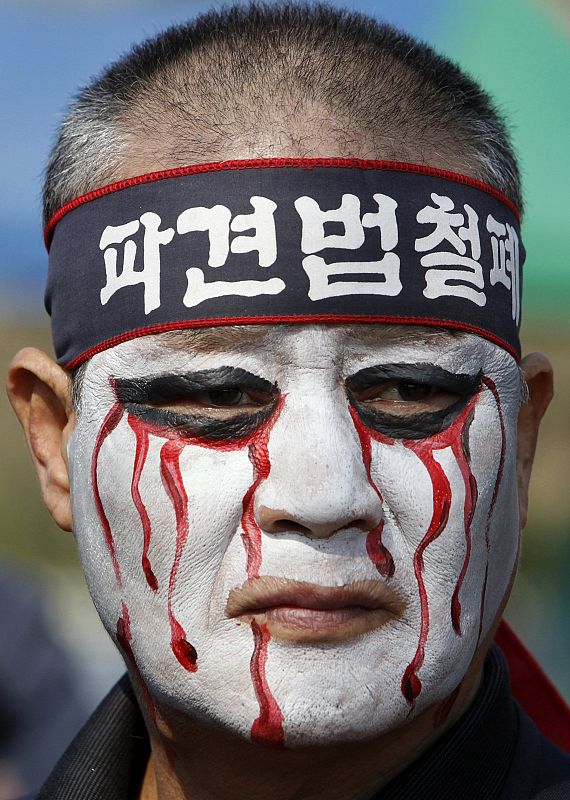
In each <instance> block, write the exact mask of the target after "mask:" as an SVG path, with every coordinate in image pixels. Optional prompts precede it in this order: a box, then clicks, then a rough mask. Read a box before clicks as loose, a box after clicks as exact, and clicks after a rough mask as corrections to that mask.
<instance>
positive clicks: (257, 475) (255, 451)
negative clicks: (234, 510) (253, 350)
mask: <svg viewBox="0 0 570 800" xmlns="http://www.w3.org/2000/svg"><path fill="white" fill-rule="evenodd" d="M284 402H285V395H282V396H281V397H280V399H279V401H278V403H277V405H276V407H275V411H274V412H273V414H272V416H271V417H270V419H269V420H268V421H267V422H266V423H265V425H264V426H263V427H262V428H260V430H259V431H257V432H256V434H255V435H254V436H253V438H252V440H251V442H250V443H249V460H250V461H251V463H252V465H253V482H252V484H251V485H250V487H249V488H248V490H247V492H246V493H245V495H244V497H243V500H242V509H243V511H242V517H241V527H242V531H243V532H242V541H243V544H244V547H245V553H246V572H247V577H248V578H257V577H258V576H259V570H260V569H261V529H260V527H259V525H258V524H257V520H256V519H255V508H254V506H255V492H256V491H257V489H258V487H259V485H260V483H262V482H263V481H264V480H266V479H267V477H268V475H269V472H270V471H271V462H270V460H269V452H268V445H269V436H270V434H271V431H272V430H273V426H274V425H275V423H276V422H277V419H278V417H279V414H280V413H281V409H282V408H283V404H284Z"/></svg>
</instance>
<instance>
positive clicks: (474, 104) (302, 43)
mask: <svg viewBox="0 0 570 800" xmlns="http://www.w3.org/2000/svg"><path fill="white" fill-rule="evenodd" d="M311 114H312V116H313V121H312V122H311V126H309V127H307V126H305V128H303V124H302V122H303V120H305V121H306V119H307V115H309V117H310V116H311ZM316 126H319V127H321V129H322V130H324V131H326V132H327V136H328V139H329V140H330V139H331V137H332V138H333V141H335V142H337V143H338V149H339V150H341V151H342V152H343V154H345V155H346V156H359V157H369V158H383V159H393V160H399V161H406V160H408V161H417V162H420V163H428V164H430V163H431V164H432V165H433V166H448V168H452V169H455V170H456V171H467V172H469V174H470V175H471V176H472V177H475V178H478V179H480V180H483V181H486V182H488V183H491V184H492V185H494V186H495V187H497V188H498V189H500V190H501V191H503V192H504V193H505V194H506V195H507V196H509V197H510V198H511V199H512V200H513V201H514V203H515V204H516V205H517V206H518V207H519V208H520V209H521V210H522V197H521V187H520V175H519V169H518V166H517V161H516V157H515V155H514V153H513V149H512V146H511V143H510V140H509V136H508V132H507V129H506V126H505V123H504V120H503V119H502V117H501V115H500V114H499V112H498V111H497V109H496V108H495V106H494V104H493V102H492V101H491V99H490V97H489V96H488V95H487V94H486V93H485V92H484V91H483V90H482V89H481V87H479V86H478V85H477V84H476V83H475V82H474V81H473V80H471V78H469V77H468V76H466V75H465V74H464V73H463V72H462V71H461V70H460V69H459V67H458V66H457V65H456V64H454V63H453V62H452V61H450V60H449V59H447V58H445V57H443V56H441V55H438V54H437V53H435V52H434V50H432V49H431V48H430V47H429V46H427V45H426V44H423V43H421V42H418V41H417V40H416V39H414V38H412V37H411V36H408V35H406V34H404V33H401V32H400V31H398V30H396V29H395V28H393V27H392V26H390V25H387V24H386V23H383V22H377V21H375V20H373V19H371V18H369V17H366V16H364V15H362V14H359V13H355V12H349V11H342V10H338V9H336V8H333V7H331V6H327V5H305V4H302V5H301V4H294V3H293V4H289V3H288V4H279V5H263V4H257V3H254V4H251V5H247V6H240V5H238V6H233V7H230V8H227V9H225V10H222V11H210V12H208V13H206V14H203V15H201V16H199V17H197V18H196V19H195V20H193V21H191V22H188V23H185V24H182V25H177V26H174V27H171V28H169V29H168V30H166V31H164V32H163V33H161V34H159V35H158V36H156V37H155V38H152V39H149V40H147V41H145V42H143V43H142V44H141V45H139V46H137V47H135V48H133V49H132V50H131V51H130V52H129V53H128V54H127V55H125V56H124V57H123V58H122V59H121V60H119V61H117V62H116V63H115V64H113V65H111V66H110V67H109V68H108V69H107V70H106V71H105V72H104V73H103V74H102V75H101V76H100V77H99V78H97V79H96V80H94V81H93V82H92V83H90V84H89V85H88V86H86V87H85V88H84V89H83V90H82V91H81V92H80V93H79V94H78V96H77V98H76V99H75V101H74V103H73V104H72V106H71V108H70V110H69V113H68V115H67V117H66V118H65V119H64V121H63V123H62V126H61V129H60V132H59V136H58V139H57V141H56V144H55V146H54V148H53V151H52V154H51V157H50V160H49V164H48V168H47V175H46V181H45V189H44V222H47V220H48V219H49V218H50V217H51V216H52V215H53V214H54V213H55V211H56V210H57V209H58V208H59V207H61V206H62V205H63V204H64V203H66V202H68V201H69V200H71V199H72V198H73V197H76V196H78V195H81V194H84V193H86V192H88V191H91V190H92V189H95V188H97V187H99V186H102V185H104V184H106V183H110V182H113V181H115V180H119V179H121V178H124V177H129V176H130V175H132V166H130V167H129V164H131V165H132V163H133V160H135V161H137V156H138V160H139V161H140V162H141V163H144V162H145V158H146V160H147V161H148V162H149V165H150V166H149V168H147V169H143V170H142V171H149V169H164V168H167V167H175V166H182V165H184V164H188V163H201V162H205V161H216V160H221V159H226V158H228V156H227V148H228V143H230V142H235V141H236V140H237V141H240V142H242V143H244V146H245V147H247V144H248V143H251V145H252V147H254V146H255V142H256V141H258V139H259V134H260V132H264V134H265V135H266V136H267V135H270V136H272V138H273V140H274V141H276V142H278V143H279V142H284V143H285V144H286V146H287V149H288V150H289V154H295V155H297V156H299V157H303V156H305V155H306V154H307V151H308V145H309V139H310V140H311V142H310V144H311V145H312V146H314V144H315V141H316V140H317V139H318V136H319V130H318V129H317V130H315V127H316ZM305 130H307V131H309V132H308V133H306V134H305ZM292 151H293V152H292ZM280 154H281V153H279V152H278V151H277V152H276V153H275V155H280ZM319 155H321V156H326V155H327V153H319ZM337 155H338V153H337Z"/></svg>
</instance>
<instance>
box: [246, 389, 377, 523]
mask: <svg viewBox="0 0 570 800" xmlns="http://www.w3.org/2000/svg"><path fill="white" fill-rule="evenodd" d="M268 452H269V459H270V464H271V467H270V470H269V475H268V476H267V478H266V479H265V480H264V481H263V483H262V484H261V485H260V486H259V488H258V490H257V492H256V499H255V506H254V513H255V516H256V520H257V524H258V525H259V527H260V528H261V530H262V531H265V532H267V533H274V534H279V533H291V532H296V533H300V534H303V535H305V536H307V537H310V538H314V539H326V538H329V537H330V536H333V535H334V534H335V533H337V532H339V531H342V530H346V529H353V528H354V529H359V530H361V531H363V532H368V531H370V530H372V529H373V528H375V527H377V525H378V524H379V523H380V520H381V519H382V516H383V511H382V503H381V500H380V497H379V495H378V492H377V491H376V490H375V489H374V487H373V486H372V485H371V483H370V480H369V476H368V473H367V471H366V468H365V465H364V460H363V457H362V450H361V446H360V441H359V438H358V435H357V433H356V430H355V428H354V424H353V421H352V418H351V416H350V413H349V411H348V407H347V401H346V399H345V398H344V396H343V395H340V393H339V396H337V395H336V393H334V392H329V393H328V394H327V395H326V396H325V397H319V398H316V397H315V396H312V397H301V398H295V397H292V395H291V394H289V395H288V397H287V400H286V402H285V405H284V407H283V409H282V411H281V414H280V416H279V419H278V420H277V422H276V424H275V427H274V428H273V431H272V432H271V436H270V439H269V445H268Z"/></svg>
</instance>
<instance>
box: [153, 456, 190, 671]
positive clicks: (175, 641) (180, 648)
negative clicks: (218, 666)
mask: <svg viewBox="0 0 570 800" xmlns="http://www.w3.org/2000/svg"><path fill="white" fill-rule="evenodd" d="M184 447H185V442H183V441H175V440H174V441H168V442H166V444H164V445H163V446H162V448H161V451H160V474H161V476H162V481H163V484H164V487H165V489H166V491H167V493H168V496H169V497H170V501H171V503H172V507H173V508H174V514H175V516H176V550H175V554H174V561H173V564H172V568H171V570H170V580H169V584H168V619H169V621H170V634H171V635H170V646H171V648H172V652H173V653H174V655H175V656H176V658H177V659H178V661H179V662H180V663H181V664H182V666H183V667H184V668H185V669H187V670H188V672H196V670H197V669H198V664H197V658H198V656H197V653H196V650H195V649H194V647H193V646H192V645H191V644H190V642H189V641H188V640H187V638H186V633H185V631H184V628H183V627H182V625H181V624H180V623H179V622H178V620H177V619H176V617H175V616H174V612H173V610H172V598H173V595H174V591H175V589H176V578H177V575H178V568H179V566H180V560H181V558H182V553H183V551H184V546H185V545H186V541H187V539H188V497H187V495H186V490H185V488H184V482H183V480H182V473H181V472H180V453H181V452H182V450H183V449H184Z"/></svg>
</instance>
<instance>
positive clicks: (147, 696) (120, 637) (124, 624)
mask: <svg viewBox="0 0 570 800" xmlns="http://www.w3.org/2000/svg"><path fill="white" fill-rule="evenodd" d="M121 606H122V608H121V616H120V617H119V619H118V620H117V642H118V643H119V646H120V648H121V650H122V651H123V653H124V654H125V656H126V657H127V659H128V660H129V663H130V665H131V667H132V669H133V672H134V674H135V676H136V678H137V681H138V683H139V685H140V688H141V691H142V694H143V697H144V700H145V703H146V705H147V708H148V710H149V714H150V716H151V718H152V721H153V722H155V723H156V706H155V704H154V700H153V699H152V695H151V693H150V691H149V689H148V686H147V685H146V683H145V681H144V678H143V677H142V675H141V673H140V670H139V667H138V664H137V661H136V659H135V655H134V653H133V648H132V646H131V642H132V638H133V637H132V634H131V620H130V617H129V611H128V608H127V606H126V604H125V603H124V601H123V602H122V603H121Z"/></svg>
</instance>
